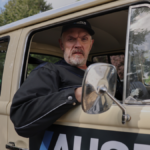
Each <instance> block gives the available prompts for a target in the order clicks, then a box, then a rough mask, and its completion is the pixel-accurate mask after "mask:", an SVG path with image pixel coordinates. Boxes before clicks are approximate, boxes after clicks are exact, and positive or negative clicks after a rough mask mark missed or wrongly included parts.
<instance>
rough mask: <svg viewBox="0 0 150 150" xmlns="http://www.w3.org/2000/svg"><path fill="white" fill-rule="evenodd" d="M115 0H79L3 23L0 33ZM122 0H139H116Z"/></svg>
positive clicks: (128, 1) (126, 1) (125, 0)
mask: <svg viewBox="0 0 150 150" xmlns="http://www.w3.org/2000/svg"><path fill="white" fill-rule="evenodd" d="M112 1H116V0H81V1H79V2H76V3H73V4H70V5H67V6H64V7H60V8H57V9H51V10H49V11H45V12H42V13H39V14H36V15H33V16H30V17H27V18H24V19H21V20H18V21H16V22H12V23H10V24H7V25H4V26H1V27H0V35H1V34H3V33H7V32H10V31H13V30H16V29H20V28H23V27H26V26H30V25H33V24H36V23H40V22H43V21H46V20H50V19H53V18H56V17H60V16H64V15H66V14H69V13H72V12H76V11H80V10H83V9H86V8H90V7H94V6H97V5H101V4H104V3H108V2H112ZM121 1H124V3H132V2H133V1H134V2H135V1H139V0H118V2H121Z"/></svg>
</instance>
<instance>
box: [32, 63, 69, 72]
mask: <svg viewBox="0 0 150 150" xmlns="http://www.w3.org/2000/svg"><path fill="white" fill-rule="evenodd" d="M67 65H68V64H67V63H66V62H65V61H64V60H60V61H58V62H56V63H50V62H44V63H42V64H40V65H38V66H37V67H36V68H34V69H33V70H32V71H35V70H39V69H42V68H47V69H49V70H51V71H57V70H58V69H60V68H61V67H62V66H67ZM69 66H70V65H69Z"/></svg>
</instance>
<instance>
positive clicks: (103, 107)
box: [82, 63, 131, 124]
mask: <svg viewBox="0 0 150 150" xmlns="http://www.w3.org/2000/svg"><path fill="white" fill-rule="evenodd" d="M116 83H117V72H116V68H115V67H114V66H113V65H110V64H104V63H96V64H93V65H90V66H89V67H88V68H87V70H86V72H85V75H84V79H83V82H82V109H83V111H84V112H86V113H88V114H99V113H103V112H105V111H107V110H109V109H110V107H111V105H112V103H113V102H115V103H116V104H117V105H118V106H119V107H120V108H121V109H122V112H123V115H122V123H123V124H124V123H125V122H126V121H129V120H130V119H131V117H130V116H129V115H128V114H126V111H125V108H124V107H123V106H122V105H121V104H120V103H119V102H118V100H116V99H115V98H114V95H115V92H116Z"/></svg>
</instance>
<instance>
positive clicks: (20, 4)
mask: <svg viewBox="0 0 150 150" xmlns="http://www.w3.org/2000/svg"><path fill="white" fill-rule="evenodd" d="M4 8H5V9H1V10H0V26H3V25H5V24H9V23H11V22H14V21H17V20H20V19H23V18H27V17H29V16H32V15H35V14H38V13H40V12H44V11H47V10H50V9H52V4H47V3H46V1H44V0H9V1H8V3H7V4H5V6H4Z"/></svg>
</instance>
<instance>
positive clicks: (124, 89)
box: [123, 6, 131, 104]
mask: <svg viewBox="0 0 150 150" xmlns="http://www.w3.org/2000/svg"><path fill="white" fill-rule="evenodd" d="M130 16H131V6H130V8H129V13H128V24H127V35H126V47H125V62H124V64H125V65H124V66H125V67H124V82H123V85H124V86H123V104H124V100H125V97H126V83H127V66H128V45H129V27H130Z"/></svg>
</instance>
